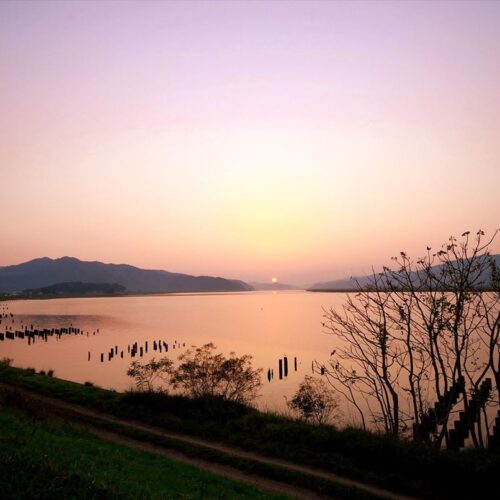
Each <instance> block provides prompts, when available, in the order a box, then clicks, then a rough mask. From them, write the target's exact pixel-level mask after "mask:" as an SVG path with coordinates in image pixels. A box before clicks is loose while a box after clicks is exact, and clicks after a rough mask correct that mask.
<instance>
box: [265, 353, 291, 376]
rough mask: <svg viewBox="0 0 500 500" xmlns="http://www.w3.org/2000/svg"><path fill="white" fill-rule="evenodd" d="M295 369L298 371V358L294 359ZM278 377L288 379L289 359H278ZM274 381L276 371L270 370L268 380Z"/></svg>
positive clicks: (285, 357)
mask: <svg viewBox="0 0 500 500" xmlns="http://www.w3.org/2000/svg"><path fill="white" fill-rule="evenodd" d="M293 368H294V371H297V369H298V368H297V357H294V358H293ZM278 377H279V379H280V380H283V378H284V377H288V358H287V356H284V357H283V359H281V358H280V359H278ZM273 379H274V369H273V368H268V370H267V380H268V381H269V382H271V380H273Z"/></svg>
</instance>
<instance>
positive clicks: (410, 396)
mask: <svg viewBox="0 0 500 500" xmlns="http://www.w3.org/2000/svg"><path fill="white" fill-rule="evenodd" d="M496 234H497V233H495V234H494V235H493V238H491V239H489V240H487V241H485V237H484V233H483V232H482V231H479V232H478V233H477V234H476V235H475V238H471V237H470V234H469V233H464V234H463V235H462V237H461V239H460V240H458V239H456V238H453V237H452V238H450V240H449V242H448V243H447V244H445V245H444V246H443V247H442V248H441V249H440V250H439V251H437V252H435V253H433V252H432V250H431V249H430V248H427V253H426V255H425V256H424V257H422V258H420V259H418V260H416V261H413V260H412V259H410V257H408V256H407V255H406V254H405V253H401V254H400V255H399V257H397V258H394V259H393V261H394V267H392V268H384V270H383V272H381V273H375V272H374V273H373V276H372V278H371V283H370V286H369V287H364V288H363V289H361V287H360V289H359V291H358V292H357V293H353V294H349V296H348V299H347V301H346V303H345V304H344V305H343V307H342V309H341V310H335V309H330V310H327V311H325V323H324V327H325V329H326V331H327V332H328V333H331V334H333V335H335V337H336V338H337V339H338V340H339V345H338V347H337V349H336V350H334V351H333V352H332V353H331V357H330V361H329V364H328V365H327V366H326V367H324V370H325V375H326V377H327V379H328V380H329V381H330V382H331V383H332V384H333V385H334V386H335V387H336V388H337V390H339V391H340V392H341V393H342V394H343V395H344V396H345V398H346V399H347V401H349V402H350V403H351V404H352V405H353V407H354V408H355V409H356V411H357V414H358V416H359V418H360V421H361V423H362V425H363V426H366V425H367V424H368V422H369V421H370V422H372V423H373V424H374V425H375V426H376V427H377V428H379V429H381V430H383V431H384V432H386V433H390V434H395V435H398V434H400V433H407V432H408V430H409V428H410V426H411V428H412V430H413V436H414V438H415V439H421V440H432V441H434V442H435V443H436V445H437V446H441V445H442V444H443V443H445V444H446V445H447V446H448V447H451V448H459V447H461V446H463V445H464V441H465V440H466V439H469V438H470V442H471V443H472V445H473V446H474V447H478V448H482V447H486V446H488V444H489V445H490V446H493V445H495V439H494V438H493V437H490V438H489V439H488V434H489V433H490V432H491V427H492V424H493V422H491V421H490V419H489V418H490V417H491V415H492V414H493V413H494V411H497V410H498V405H499V402H500V392H499V391H500V280H499V276H500V274H499V271H498V265H497V263H496V261H495V259H494V258H492V257H491V256H490V254H489V247H490V246H491V243H492V241H493V239H494V238H495V236H496ZM488 410H489V411H488ZM499 430H500V429H499Z"/></svg>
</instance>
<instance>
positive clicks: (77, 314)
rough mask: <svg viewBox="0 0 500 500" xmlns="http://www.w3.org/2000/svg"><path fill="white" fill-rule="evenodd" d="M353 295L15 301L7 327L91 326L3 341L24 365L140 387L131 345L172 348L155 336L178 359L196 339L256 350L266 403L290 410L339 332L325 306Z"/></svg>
mask: <svg viewBox="0 0 500 500" xmlns="http://www.w3.org/2000/svg"><path fill="white" fill-rule="evenodd" d="M345 298H346V297H345V295H344V294H333V293H310V292H246V293H229V294H224V293H217V294H182V295H159V296H142V297H119V298H114V297H113V298H85V299H55V300H25V301H12V302H9V303H8V307H9V310H10V312H12V313H13V314H14V323H12V319H10V318H9V319H8V320H6V319H5V318H4V320H3V323H2V324H1V325H0V331H1V332H3V331H5V324H6V323H7V324H8V325H9V327H12V328H13V329H14V330H15V329H21V326H22V327H23V329H24V326H26V325H27V326H28V327H29V326H31V325H33V327H34V328H59V327H68V326H70V325H71V324H72V325H73V326H74V327H78V328H81V329H82V330H83V331H84V332H85V333H84V335H79V336H76V335H64V336H62V337H61V339H59V340H58V339H57V337H55V336H54V337H49V338H48V341H47V342H44V341H42V340H38V339H37V340H36V342H35V344H32V345H28V342H27V340H26V339H24V340H21V339H15V340H5V341H4V342H0V358H3V357H9V358H13V360H14V362H13V364H14V365H15V366H19V367H23V368H27V367H33V368H35V369H36V370H41V369H44V370H49V369H53V370H54V371H55V375H56V376H57V377H60V378H63V379H68V380H73V381H76V382H85V381H90V382H93V383H95V384H97V385H99V386H101V387H105V388H113V389H117V390H125V389H128V388H130V387H131V386H132V380H131V379H130V378H129V377H127V376H126V370H127V367H128V366H129V364H130V362H131V358H130V355H129V354H128V352H127V346H128V345H130V344H132V343H134V342H138V344H139V345H144V342H145V341H149V351H148V354H147V355H145V356H144V357H143V358H142V360H143V361H144V360H147V359H149V358H151V357H153V356H156V357H157V358H158V357H159V356H163V355H165V352H164V351H163V352H162V354H160V353H159V352H154V351H153V349H152V344H153V341H154V340H161V341H162V342H166V343H168V344H169V351H168V353H167V354H166V355H167V356H170V357H172V358H174V359H175V358H177V356H178V355H179V354H180V353H181V352H183V351H184V350H185V349H187V348H188V347H189V346H191V345H197V346H200V345H203V344H205V343H208V342H214V343H215V344H216V346H217V348H218V350H220V351H222V352H224V353H229V352H230V351H234V352H236V354H239V355H241V354H251V355H252V356H253V358H254V359H253V365H254V367H257V368H263V370H264V372H263V377H262V380H263V383H264V385H263V387H262V391H261V397H260V398H259V400H258V402H257V403H258V406H259V407H261V408H264V409H270V410H282V409H284V408H285V397H290V396H291V395H292V394H293V393H294V391H295V390H296V388H297V386H298V384H299V383H300V382H301V381H302V379H303V378H304V375H306V374H310V373H311V364H312V361H313V360H317V361H320V362H322V361H326V360H327V359H328V357H329V353H330V352H331V351H332V349H333V347H334V339H333V337H332V336H331V335H328V334H326V333H324V332H323V329H322V326H321V323H322V315H323V310H322V309H323V308H328V307H330V306H340V305H341V304H342V303H343V301H344V300H345ZM97 330H99V331H98V332H97ZM87 332H88V333H89V335H88V336H87ZM94 332H96V334H95V335H94ZM175 342H176V343H175ZM174 343H175V344H174ZM183 344H185V347H183ZM173 345H175V346H176V348H175V349H173ZM116 346H117V347H118V353H119V354H120V352H121V351H124V357H123V359H122V358H121V357H120V355H118V356H115V357H114V358H113V359H112V360H111V361H108V357H107V353H108V352H109V350H110V349H111V348H114V347H116ZM89 353H90V361H89V360H88V357H89ZM101 353H104V354H105V358H104V362H101V359H100V355H101ZM285 355H286V356H287V357H288V360H289V373H288V377H286V378H285V379H283V380H279V378H278V376H277V375H278V360H279V358H283V356H285ZM294 357H297V361H298V367H297V371H295V370H294V363H293V359H294ZM135 359H138V356H137V357H136V358H135ZM139 359H140V358H139ZM269 368H272V369H274V379H273V380H272V381H271V382H268V380H267V370H268V369H269Z"/></svg>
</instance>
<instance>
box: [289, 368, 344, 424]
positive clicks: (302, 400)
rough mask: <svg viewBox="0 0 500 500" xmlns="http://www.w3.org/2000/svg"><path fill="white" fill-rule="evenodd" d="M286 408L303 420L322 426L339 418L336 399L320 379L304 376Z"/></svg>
mask: <svg viewBox="0 0 500 500" xmlns="http://www.w3.org/2000/svg"><path fill="white" fill-rule="evenodd" d="M287 405H288V407H289V408H290V409H291V410H293V411H295V412H297V413H298V414H299V415H300V416H301V417H302V418H304V419H305V420H308V421H311V422H314V423H316V424H324V423H327V422H328V421H331V420H334V419H336V418H338V417H339V408H338V406H339V405H338V399H337V397H336V396H335V393H334V392H333V390H332V389H331V388H330V387H329V386H328V385H327V384H326V383H325V382H324V381H323V380H321V379H318V378H315V377H311V376H310V375H306V376H305V378H304V380H303V382H302V383H301V384H300V385H299V388H298V390H297V392H296V393H295V394H294V396H293V398H292V399H291V400H290V401H288V402H287Z"/></svg>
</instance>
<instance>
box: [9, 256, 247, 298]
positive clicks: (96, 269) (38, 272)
mask: <svg viewBox="0 0 500 500" xmlns="http://www.w3.org/2000/svg"><path fill="white" fill-rule="evenodd" d="M76 281H81V282H89V283H118V284H120V285H122V286H124V287H125V288H126V289H127V292H137V293H141V292H145V293H151V292H158V293H160V292H225V291H249V290H252V287H251V286H250V285H248V284H247V283H245V282H243V281H240V280H230V279H225V278H220V277H212V276H192V275H189V274H182V273H171V272H168V271H163V270H156V269H140V268H138V267H135V266H131V265H128V264H105V263H103V262H98V261H93V262H88V261H81V260H79V259H76V258H74V257H61V258H59V259H50V258H48V257H43V258H39V259H34V260H31V261H29V262H24V263H22V264H18V265H13V266H5V267H2V268H0V291H2V292H10V293H11V292H20V291H22V290H25V289H28V288H31V289H36V288H42V287H46V286H51V285H54V284H56V283H63V282H76Z"/></svg>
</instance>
